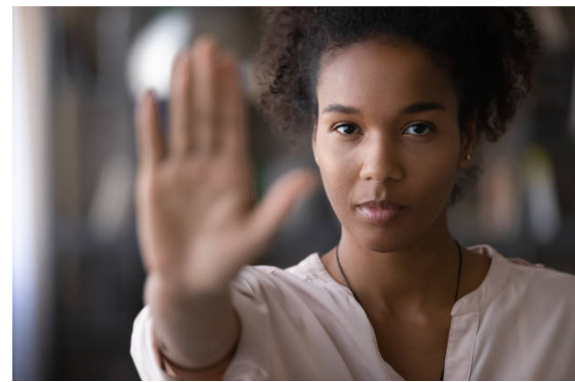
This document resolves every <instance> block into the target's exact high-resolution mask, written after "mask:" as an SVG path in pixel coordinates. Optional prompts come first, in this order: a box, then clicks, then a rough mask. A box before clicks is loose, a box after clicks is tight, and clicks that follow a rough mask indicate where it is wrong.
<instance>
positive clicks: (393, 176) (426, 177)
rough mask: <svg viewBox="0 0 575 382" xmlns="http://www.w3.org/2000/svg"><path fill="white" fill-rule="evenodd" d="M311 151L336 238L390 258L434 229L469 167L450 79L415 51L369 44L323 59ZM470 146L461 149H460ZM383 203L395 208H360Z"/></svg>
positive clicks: (405, 46) (407, 48) (408, 46)
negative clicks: (461, 171) (337, 225)
mask: <svg viewBox="0 0 575 382" xmlns="http://www.w3.org/2000/svg"><path fill="white" fill-rule="evenodd" d="M317 98H318V106H319V110H318V122H317V126H316V127H315V131H314V135H313V150H314V154H315V156H316V158H317V164H318V166H319V169H320V172H321V177H322V180H323V184H324V187H325V190H326V193H327V196H328V198H329V200H330V203H331V205H332V207H333V209H334V211H335V213H336V215H337V216H338V218H339V220H340V222H341V224H342V225H343V228H344V229H345V230H346V231H347V232H349V233H350V234H351V235H353V236H354V238H355V239H356V240H358V241H359V242H360V243H362V245H363V246H365V247H366V248H368V249H370V250H373V251H378V252H389V251H394V250H398V249H401V248H405V247H406V246H409V245H410V244H411V243H415V241H416V240H417V239H418V238H421V237H422V236H423V235H425V234H426V233H429V232H430V231H431V229H432V227H434V225H436V224H444V222H443V223H442V222H440V220H441V219H439V218H440V217H441V216H443V218H442V219H444V215H443V214H442V212H443V211H444V209H445V207H446V205H447V203H448V201H449V197H450V193H451V190H452V188H453V185H454V182H455V177H456V173H457V170H458V168H459V167H460V166H464V165H466V160H465V158H464V157H465V155H466V154H470V151H469V150H467V148H466V147H467V146H462V144H464V145H467V144H468V143H462V141H461V140H460V133H459V125H458V112H457V108H458V101H457V97H456V93H455V89H454V88H453V85H452V83H451V81H450V79H449V77H448V74H447V73H446V72H445V71H444V69H441V68H440V67H438V66H436V64H434V62H433V61H432V60H431V58H430V57H429V56H428V53H426V51H424V50H422V49H421V48H418V47H417V46H415V45H410V44H402V45H397V44H396V45H391V44H383V43H378V42H375V41H369V42H363V43H357V44H353V45H350V46H348V47H346V48H343V49H341V50H338V51H335V52H331V53H330V54H329V55H327V56H324V57H323V58H322V62H321V66H320V72H319V77H318V85H317ZM466 140H467V139H465V140H464V142H465V141H466ZM373 200H375V201H379V202H382V201H383V200H386V201H388V202H390V203H392V204H396V205H398V206H401V207H398V206H395V207H394V206H391V207H390V206H387V207H388V208H381V207H386V205H385V203H384V202H382V203H381V204H380V205H379V207H378V206H377V205H372V206H369V205H364V206H360V205H361V204H362V203H364V202H369V201H373Z"/></svg>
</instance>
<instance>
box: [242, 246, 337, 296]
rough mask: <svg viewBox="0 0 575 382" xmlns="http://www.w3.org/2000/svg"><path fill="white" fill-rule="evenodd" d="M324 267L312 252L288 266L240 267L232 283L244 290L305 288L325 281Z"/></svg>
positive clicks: (254, 291) (268, 290) (271, 290)
mask: <svg viewBox="0 0 575 382" xmlns="http://www.w3.org/2000/svg"><path fill="white" fill-rule="evenodd" d="M326 282H327V280H326V277H325V269H323V266H322V265H321V261H319V258H318V254H317V252H314V253H312V254H310V255H308V256H307V257H305V258H304V259H303V260H301V261H300V262H299V263H297V264H295V265H293V266H291V267H289V268H285V269H282V268H279V267H276V266H271V265H248V266H245V267H243V268H242V269H241V271H240V272H239V273H238V274H237V276H236V277H235V279H234V280H233V282H232V285H233V286H234V287H236V288H239V289H240V290H243V291H245V292H252V293H257V292H262V291H264V290H265V291H267V292H272V293H273V291H281V290H285V289H293V288H295V289H307V288H313V287H315V286H317V284H318V283H320V284H321V283H324V284H325V283H326Z"/></svg>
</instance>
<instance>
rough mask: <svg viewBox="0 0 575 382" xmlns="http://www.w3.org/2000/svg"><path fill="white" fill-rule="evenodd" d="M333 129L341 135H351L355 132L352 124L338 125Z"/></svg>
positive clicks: (355, 127) (355, 128)
mask: <svg viewBox="0 0 575 382" xmlns="http://www.w3.org/2000/svg"><path fill="white" fill-rule="evenodd" d="M334 129H335V130H337V131H338V132H339V133H341V134H343V135H351V134H353V133H355V132H357V126H355V125H354V124H352V123H340V124H338V125H335V126H334Z"/></svg>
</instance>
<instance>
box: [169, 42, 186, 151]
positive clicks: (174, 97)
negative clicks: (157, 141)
mask: <svg viewBox="0 0 575 382" xmlns="http://www.w3.org/2000/svg"><path fill="white" fill-rule="evenodd" d="M190 66H191V60H190V57H189V54H188V53H187V52H182V53H180V54H179V55H178V57H177V58H176V60H175V62H174V66H173V68H172V78H171V85H170V107H169V115H170V129H169V130H170V132H169V137H170V138H169V140H170V151H171V152H172V153H173V154H174V155H184V154H186V153H187V152H188V151H189V150H190V148H191V147H190V146H191V144H192V140H191V136H190V134H189V125H190V110H189V104H190Z"/></svg>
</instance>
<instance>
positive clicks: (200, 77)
mask: <svg viewBox="0 0 575 382" xmlns="http://www.w3.org/2000/svg"><path fill="white" fill-rule="evenodd" d="M193 55H194V65H193V68H192V78H193V81H192V82H193V86H192V88H191V90H190V91H191V97H192V118H191V120H192V122H193V123H192V126H190V129H191V130H192V134H193V136H194V137H195V139H197V147H198V149H199V150H200V151H201V152H211V151H213V148H214V136H215V134H217V132H216V131H215V130H216V128H217V127H216V124H217V120H216V113H217V110H216V107H217V105H216V98H217V85H216V59H215V57H216V46H215V43H214V42H213V41H212V40H211V39H210V38H207V37H202V38H200V39H198V41H197V42H196V44H195V45H194V48H193Z"/></svg>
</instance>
